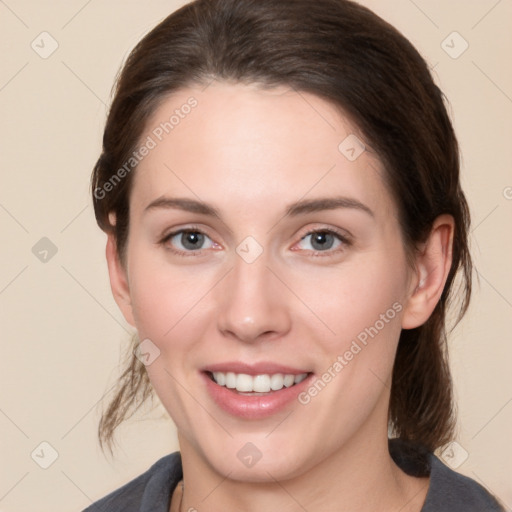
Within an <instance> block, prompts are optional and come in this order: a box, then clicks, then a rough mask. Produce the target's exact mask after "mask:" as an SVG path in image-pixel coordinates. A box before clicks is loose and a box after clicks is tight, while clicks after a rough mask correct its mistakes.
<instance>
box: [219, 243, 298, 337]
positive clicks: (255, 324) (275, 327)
mask: <svg viewBox="0 0 512 512" xmlns="http://www.w3.org/2000/svg"><path fill="white" fill-rule="evenodd" d="M268 263H269V262H268V261H267V258H266V257H265V252H264V253H263V254H262V255H261V256H260V257H259V258H258V259H257V260H256V261H253V262H252V263H248V262H247V261H245V260H244V259H243V258H241V257H239V256H236V257H235V261H234V267H233V268H232V270H231V272H229V273H228V275H227V276H226V278H225V279H224V280H223V286H222V287H221V288H220V289H219V290H218V294H219V301H218V306H219V308H218V314H217V325H218V329H219V330H220V332H221V333H222V334H223V335H224V336H229V337H232V338H236V339H237V340H239V341H242V342H245V343H251V342H256V341H258V340H262V339H273V338H278V337H280V336H282V335H284V334H285V333H286V332H288V331H289V329H290V326H291V317H290V310H289V308H288V303H287V301H288V300H290V296H289V295H290V293H289V291H287V289H286V287H285V286H284V285H283V283H282V282H281V281H280V280H279V279H278V278H277V277H276V275H275V274H276V272H275V270H274V269H272V270H270V268H269V267H268Z"/></svg>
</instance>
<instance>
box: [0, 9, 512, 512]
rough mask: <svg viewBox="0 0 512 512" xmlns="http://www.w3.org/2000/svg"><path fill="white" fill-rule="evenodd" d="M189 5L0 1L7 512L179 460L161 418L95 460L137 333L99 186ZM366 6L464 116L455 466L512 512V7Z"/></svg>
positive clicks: (56, 509)
mask: <svg viewBox="0 0 512 512" xmlns="http://www.w3.org/2000/svg"><path fill="white" fill-rule="evenodd" d="M183 3H185V2H177V1H171V0H168V1H162V0H151V1H150V2H141V1H139V2H136V1H133V0H130V1H128V0H123V1H120V0H116V1H114V0H108V1H107V0H89V1H86V0H66V1H63V0H61V1H53V2H49V1H48V0H46V1H35V0H5V1H3V0H0V45H1V48H2V51H1V59H2V62H1V66H0V109H1V110H0V111H1V128H0V129H1V132H0V141H1V142H0V144H1V148H2V149H1V153H0V154H1V160H0V164H1V187H0V232H1V234H2V260H1V263H2V264H1V266H0V322H1V323H0V325H1V330H0V333H1V337H2V338H1V343H2V344H1V348H2V350H1V353H2V357H1V358H0V375H1V379H2V380H1V383H2V385H1V387H0V432H1V436H0V447H1V453H0V457H1V459H0V460H1V461H2V462H1V468H0V511H2V512H5V511H12V512H14V511H18V512H20V511H31V512H39V511H50V510H51V511H52V512H61V511H62V512H63V511H71V510H77V511H78V510H81V509H82V508H84V507H85V506H87V505H89V504H90V503H91V501H93V500H95V499H98V498H99V497H101V496H103V495H104V494H106V493H107V492H109V491H111V490H113V489H115V488H117V487H119V486H120V485H121V484H123V483H125V482H127V481H128V480H129V479H131V478H132V477H134V476H136V475H138V474H140V473H141V472H143V471H144V470H146V469H147V467H148V466H149V465H151V464H152V463H153V462H154V461H156V460H157V459H158V458H160V457H161V456H163V455H164V454H166V453H169V452H171V451H174V450H175V449H176V448H177V444H176V436H175V432H174V427H173V425H172V423H171V421H170V420H169V419H166V417H165V414H164V413H165V411H164V410H163V408H161V407H158V408H157V409H156V410H155V411H153V412H151V413H150V414H146V415H144V414H142V413H141V414H139V415H137V417H135V418H134V419H133V420H131V421H130V422H128V423H127V424H126V425H124V426H123V427H122V428H121V429H120V430H119V433H118V439H119V441H120V443H119V450H118V451H117V453H116V457H115V459H114V460H110V459H109V458H107V457H105V456H104V455H103V454H102V453H101V451H100V450H99V448H98V444H97V440H96V426H97V422H98V418H99V402H100V400H101V398H102V396H104V395H105V394H106V393H108V392H109V390H110V389H111V387H112V385H113V383H114V382H115V377H116V375H117V363H118V359H119V355H120V351H121V350H122V348H123V347H124V346H125V345H126V343H127V342H128V339H129V332H130V329H129V328H128V326H127V325H126V324H125V322H124V321H123V319H122V317H121V314H120V312H119V311H118V309H117V307H116V304H115V303H114V300H113V298H112V296H111V292H110V288H109V285H108V280H107V270H106V264H105V259H104V245H105V236H104V234H103V233H101V231H100V230H99V229H98V228H97V227H96V224H95V221H94V217H93V211H92V207H91V200H90V198H89V194H88V184H89V176H90V171H91V168H92V166H93V163H94V161H95V159H96V158H97V156H98V152H99V149H100V140H101V135H102V126H103V123H104V120H105V114H106V104H108V100H109V94H110V88H111V86H112V83H113V79H114V76H115V74H116V72H117V70H118V67H119V65H120V63H121V62H122V60H123V59H124V58H125V57H126V55H127V53H128V51H129V50H130V49H131V48H132V47H133V45H134V44H135V43H136V42H137V41H138V40H139V39H140V38H141V36H142V35H143V34H144V33H146V32H147V31H148V30H149V29H150V28H152V27H153V26H154V25H155V24H156V23H157V22H158V21H160V20H161V19H162V18H163V17H165V16H166V15H167V14H169V13H170V12H171V11H173V10H174V9H175V8H177V7H178V6H180V5H182V4H183ZM362 3H363V4H365V5H367V6H369V7H371V8H373V9H374V10H375V11H376V12H377V13H378V14H380V15H381V16H382V17H384V18H385V19H387V20H388V21H390V22H391V23H392V24H394V25H395V26H397V27H398V28H399V29H400V30H401V31H402V32H403V33H404V34H405V35H406V36H407V37H409V38H410V39H411V41H412V42H413V43H414V44H415V45H416V46H417V47H418V49H419V50H420V51H421V52H422V53H423V54H424V55H425V57H426V59H427V61H428V62H429V63H430V65H431V66H432V67H433V68H434V69H435V75H436V77H437V80H438V82H439V84H440V86H441V88H442V89H443V90H444V91H445V93H446V94H447V96H448V98H449V99H450V102H451V105H452V111H453V118H454V123H455V127H456V130H457V132H458V135H459V138H460V142H461V149H462V153H463V174H464V177H463V182H464V186H465V190H466V191H467V194H468V197H469V200H470V204H471V208H472V213H473V220H474V224H473V231H472V246H473V251H474V255H475V258H476V263H477V268H478V272H479V274H480V287H477V289H476V293H475V296H474V301H473V304H472V307H471V310H470V312H469V315H468V316H467V318H466V320H465V321H464V322H463V323H462V324H461V326H460V327H459V328H458V329H457V331H456V332H455V333H454V336H452V339H451V354H452V366H453V371H454V378H455V384H456V392H457V396H458V399H459V411H460V429H459V430H460V435H459V438H458V443H459V445H460V446H455V449H454V455H455V458H453V457H452V459H451V460H452V461H453V460H456V461H458V462H461V460H462V459H463V458H464V456H465V453H466V452H467V453H468V455H469V456H468V458H467V460H465V461H464V462H463V463H462V464H461V465H460V467H459V468H458V470H459V471H460V472H462V473H465V474H467V475H469V476H471V477H472V478H475V479H476V480H478V481H480V482H481V483H482V484H484V485H485V486H486V487H488V488H489V489H490V490H491V491H493V492H494V493H495V494H496V495H498V496H499V497H500V499H501V500H502V502H503V503H504V504H505V505H506V507H507V508H508V510H510V509H511V508H512V476H511V475H512V443H511V425H512V377H511V372H510V361H511V360H512V343H511V335H510V329H511V317H512V315H511V314H512V273H511V272H510V263H511V261H512V259H511V254H512V230H511V225H512V173H511V169H512V166H511V164H512V154H511V153H512V152H511V149H510V147H511V144H512V129H511V125H512V115H511V114H512V70H511V66H510V55H511V54H512V31H511V30H510V26H511V21H512V2H511V1H510V0H501V1H496V0H472V1H468V0H451V1H446V0H428V1H427V0H414V1H412V0H393V1H382V0H381V1H378V0H364V1H363V2H362ZM43 31H47V32H48V33H49V34H50V35H51V38H53V39H54V40H55V41H56V42H57V43H58V49H57V50H56V51H55V52H54V53H53V54H51V55H50V56H48V57H47V58H42V57H41V56H40V54H41V53H43V52H45V51H46V52H48V51H49V50H51V45H52V44H55V43H52V39H50V36H46V35H43V36H39V34H41V32H43ZM453 31H457V32H458V33H459V34H460V35H461V36H462V38H463V40H462V39H461V38H459V36H457V35H450V34H451V33H452V32H453ZM448 36H449V37H448ZM447 37H448V39H446V38H447ZM42 40H43V42H41V41H42ZM464 40H465V41H467V43H468V44H469V47H468V48H467V50H466V51H465V52H464V53H463V54H462V55H460V56H459V57H458V58H452V57H453V56H454V55H455V54H456V53H458V52H459V51H460V50H462V49H463V48H464V46H463V45H464ZM33 41H35V42H34V47H35V49H36V50H37V52H39V53H37V52H36V51H35V50H34V49H33V48H32V47H31V43H32V42H33ZM443 41H445V43H442V42H443ZM445 50H446V51H445ZM447 52H449V53H451V54H452V56H450V55H449V54H448V53H447ZM42 237H47V238H49V239H50V240H51V242H52V243H53V244H54V245H55V246H56V248H57V253H56V254H55V255H54V256H51V253H49V254H48V256H47V261H46V262H42V261H40V259H39V258H38V257H36V255H35V254H34V253H33V252H32V248H33V246H34V245H35V244H36V243H37V242H38V241H39V240H40V239H41V238H42ZM35 252H37V251H35ZM39 256H40V257H41V254H40V255H39ZM41 442H46V443H49V444H50V445H51V447H52V448H53V450H55V451H56V452H57V454H58V458H57V459H56V460H55V461H54V462H53V464H51V465H50V466H49V467H48V468H47V469H43V468H41V467H40V465H39V464H42V463H45V462H46V463H49V462H51V461H52V460H51V456H52V448H50V447H48V446H47V445H43V446H40V443H41ZM31 454H33V458H32V456H31Z"/></svg>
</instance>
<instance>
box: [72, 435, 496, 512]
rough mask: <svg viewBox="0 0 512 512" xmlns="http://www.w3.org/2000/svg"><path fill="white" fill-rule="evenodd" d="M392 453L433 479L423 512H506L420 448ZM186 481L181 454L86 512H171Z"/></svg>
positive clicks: (394, 443) (396, 448) (394, 445)
mask: <svg viewBox="0 0 512 512" xmlns="http://www.w3.org/2000/svg"><path fill="white" fill-rule="evenodd" d="M389 451H390V454H391V456H392V458H393V460H394V461H395V462H396V464H397V465H398V466H399V467H400V468H401V469H402V470H403V471H404V472H405V473H407V474H409V475H413V476H417V477H420V476H428V475H430V486H429V489H428V493H427V497H426V500H425V503H424V505H423V508H422V509H421V512H504V509H503V508H502V507H500V505H499V504H498V502H497V501H496V500H495V498H494V497H493V496H491V495H490V494H489V493H488V492H487V491H486V490H485V489H484V488H483V487H482V486H481V485H480V484H479V483H477V482H476V481H475V480H472V479H471V478H468V477H466V476H463V475H461V474H459V473H456V472H455V471H453V470H452V469H450V468H449V467H448V466H446V465H445V464H443V463H442V462H441V461H440V460H439V459H438V458H437V457H436V456H435V455H433V454H432V453H429V452H427V451H425V450H422V449H421V448H420V447H419V446H417V445H413V444H410V443H406V442H403V441H399V440H398V439H392V440H390V442H389ZM182 477H183V472H182V466H181V455H180V452H174V453H171V454H169V455H166V456H165V457H162V458H161V459H160V460H158V461H157V462H155V464H153V465H152V466H151V467H150V468H149V469H148V470H147V471H146V472H145V473H143V474H141V475H139V476H138V477H136V478H134V479H133V480H131V481H130V482H128V483H127V484H125V485H123V486H122V487H120V488H119V489H117V490H115V491H113V492H112V493H110V494H108V495H107V496H105V497H104V498H102V499H100V500H98V501H96V502H95V503H93V504H92V505H91V506H89V507H87V508H86V509H85V510H83V511H82V512H168V511H169V506H170V500H171V495H172V492H173V491H174V489H175V487H176V486H177V485H178V482H179V481H180V480H181V479H182Z"/></svg>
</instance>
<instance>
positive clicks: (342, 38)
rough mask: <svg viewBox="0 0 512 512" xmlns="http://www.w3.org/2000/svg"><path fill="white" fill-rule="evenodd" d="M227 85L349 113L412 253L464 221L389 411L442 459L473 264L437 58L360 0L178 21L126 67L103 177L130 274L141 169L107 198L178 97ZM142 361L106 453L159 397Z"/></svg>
mask: <svg viewBox="0 0 512 512" xmlns="http://www.w3.org/2000/svg"><path fill="white" fill-rule="evenodd" d="M213 79H216V80H219V81H229V82H235V83H246V84H249V83H253V84H259V85H261V86H263V87H273V86H281V85H284V86H289V87H290V88H293V89H295V90H297V91H303V92H308V93H312V94H315V95H317V96H318V97H321V98H323V99H325V100H327V101H329V102H330V103H331V104H333V105H334V106H336V107H339V108H340V109H342V111H343V113H344V114H345V115H347V116H349V118H350V121H351V122H352V123H354V124H355V126H357V127H358V129H359V130H360V133H361V134H362V136H363V138H364V139H365V142H367V143H368V145H369V146H370V147H371V148H372V149H373V150H374V151H375V152H376V154H377V156H378V157H379V159H380V160H381V162H382V163H383V165H384V167H385V169H386V176H385V179H386V182H387V185H388V187H389V189H390V191H391V193H392V195H393V197H394V199H395V201H396V204H397V207H398V211H399V220H400V225H401V229H402V232H403V238H404V240H405V244H406V248H407V250H408V252H409V253H411V252H413V251H414V248H415V247H416V246H417V244H419V243H420V242H422V241H424V240H425V238H426V237H427V236H428V234H429V231H430V228H431V226H432V223H433V221H434V219H435V218H436V217H438V216H439V215H441V214H450V215H452V216H453V218H454V220H455V233H454V241H453V262H452V266H451V269H450V272H449V275H448V279H447V282H446V285H445V289H444V291H443V294H442V296H441V299H440V301H439V303H438V304H437V306H436V308H435V310H434V312H433V314H432V315H431V317H430V318H429V320H428V321H427V322H426V323H425V324H424V325H422V326H420V327H417V328H415V329H410V330H403V331H402V333H401V335H400V341H399V344H398V350H397V355H396V359H395V364H394V368H393V377H392V386H391V399H390V407H389V422H390V427H391V429H392V431H393V432H394V434H395V435H396V436H398V437H401V438H403V439H408V440H412V441H416V442H419V443H422V444H423V445H424V446H425V447H427V448H428V449H430V450H434V449H436V448H438V447H440V446H442V445H443V444H445V443H446V442H448V441H449V440H450V439H451V438H452V437H453V433H454V423H455V420H454V407H453V398H452V383H451V377H450V371H449V366H448V360H447V349H446V332H447V326H446V317H447V311H448V307H449V306H450V304H451V302H452V301H453V299H457V302H458V316H457V320H459V319H460V318H461V317H462V315H463V314H464V313H465V311H466V309H467V307H468V303H469V298H470V294H471V273H472V262H471V257H470V253H469V248H468V230H469V211H468V207H467V203H466V200H465V197H464V194H463V192H462V190H461V186H460V180H459V149H458V143H457V139H456V137H455V134H454V131H453V128H452V124H451V122H450V119H449V116H448V113H447V110H446V107H445V104H444V96H443V93H442V92H441V91H440V89H439V88H438V87H437V85H436V84H435V83H434V81H433V79H432V76H431V74H430V71H429V68H428V66H427V64H426V63H425V61H424V59H423V58H422V57H421V56H420V55H419V53H418V52H417V51H416V49H415V48H414V47H413V46H412V45H411V43H410V42H409V41H408V40H407V39H406V38H405V37H404V36H402V35H401V34H400V32H398V31H397V30H396V29H395V28H394V27H392V26H391V25H389V24H388V23H386V22H385V21H383V20H382V19H381V18H379V17H378V16H377V15H375V14H374V13H372V12H371V11H370V10H368V9H367V8H365V7H363V6H361V5H359V4H357V3H355V2H352V1H348V0H280V1H279V2H276V1H275V0H196V1H194V2H191V3H189V4H187V5H185V6H184V7H182V8H180V9H179V10H178V11H176V12H174V13H173V14H171V15H170V16H168V17H167V18H166V19H164V20H163V21H162V22H161V23H160V24H159V25H157V26H156V27H155V28H154V29H153V30H151V32H149V33H148V34H147V35H146V36H145V37H144V38H143V39H142V40H141V41H140V42H139V43H138V44H137V46H136V47H135V48H134V49H133V51H132V52H131V53H130V55H129V57H128V59H127V61H126V63H125V64H124V67H123V68H122V71H121V73H120V75H119V77H118V80H117V83H116V86H115V89H114V96H113V101H112V104H111V107H110V111H109V114H108V118H107V122H106V126H105V131H104V136H103V148H102V152H101V155H100V157H99V159H98V161H97V163H96V165H95V167H94V171H93V174H92V180H91V186H92V196H93V203H94V211H95V215H96V219H97V222H98V225H99V226H100V227H101V229H103V230H104V231H105V232H108V233H113V234H114V236H115V239H116V243H117V250H118V256H119V259H120V261H121V263H123V264H124V263H125V249H126V240H127V235H128V229H129V197H130V189H131V184H132V180H133V173H134V172H136V167H134V169H133V170H132V171H131V172H129V173H126V172H125V173H124V174H123V176H124V175H125V176H124V177H123V179H122V180H118V182H116V185H115V186H113V187H110V188H109V191H108V193H105V190H106V188H105V187H104V186H105V184H106V183H108V182H109V180H111V179H112V176H113V175H114V174H116V172H118V169H120V168H122V167H123V165H125V163H126V162H127V161H128V160H129V158H130V155H131V154H132V153H133V152H134V151H135V150H136V149H137V147H138V145H139V144H140V138H141V135H142V133H143V130H144V129H145V128H146V123H147V120H148V118H149V116H150V115H151V114H152V113H153V112H154V111H155V110H156V108H157V107H158V105H159V104H160V102H161V101H162V100H163V99H164V98H165V97H167V96H168V95H169V94H170V93H172V92H175V91H177V90H179V89H182V88H185V87H187V86H190V85H193V84H198V85H207V84H208V83H209V82H210V81H211V80H213ZM110 212H113V213H115V218H116V222H115V224H111V223H110V219H109V213H110ZM458 272H460V280H458V281H459V286H457V287H455V285H454V279H455V276H456V274H457V273H458ZM455 288H456V290H455ZM132 345H133V344H132ZM133 349H134V346H130V352H129V356H128V358H129V360H128V361H127V364H126V368H125V370H124V372H123V373H122V375H121V377H120V380H119V385H118V390H117V391H116V395H115V396H114V398H113V400H112V401H111V403H110V405H109V407H108V408H107V410H106V411H105V412H104V414H103V416H102V418H101V421H100V425H99V431H98V435H99V439H100V444H101V446H102V447H103V446H104V444H105V443H107V445H108V446H109V448H111V447H112V442H113V434H114V430H115V429H116V427H117V426H118V425H119V424H120V423H121V422H122V421H123V420H124V419H125V418H127V417H129V416H130V414H132V413H133V412H134V411H135V410H136V409H137V407H138V406H139V405H140V404H141V403H142V402H143V401H144V400H145V399H146V397H147V396H149V395H150V394H151V392H152V391H151V384H150V382H149V378H148V376H147V373H146V371H145V367H144V365H143V364H142V363H141V362H140V361H139V360H138V359H137V358H136V357H135V355H134V354H133Z"/></svg>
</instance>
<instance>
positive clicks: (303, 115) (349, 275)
mask: <svg viewBox="0 0 512 512" xmlns="http://www.w3.org/2000/svg"><path fill="white" fill-rule="evenodd" d="M191 98H193V99H191ZM166 123H167V124H166ZM355 132H356V130H355V129H354V127H353V126H351V124H350V123H349V122H348V121H347V119H344V118H343V117H342V116H341V115H340V114H338V113H337V111H336V110H335V109H334V108H333V107H332V106H331V105H330V104H329V103H327V102H325V101H324V100H322V99H320V98H318V97H316V96H313V95H310V94H307V93H303V92H301V93H297V92H295V91H293V90H290V89H287V88H284V87H283V88H275V89H271V90H263V89H262V88H258V87H257V86H247V85H240V84H231V85H228V84H222V83H218V82H214V83H212V84H211V85H209V86H208V87H206V88H199V87H191V88H188V89H186V90H182V91H180V92H179V93H176V94H174V95H172V96H171V97H168V98H167V99H166V100H165V101H164V102H163V103H162V104H161V105H160V107H159V108H158V110H157V111H156V112H155V114H154V115H153V116H152V118H151V120H150V122H149V123H148V125H147V130H146V132H145V134H144V135H143V137H142V138H141V145H145V146H146V150H141V151H139V156H140V157H141V161H140V163H139V165H138V168H137V170H136V171H135V175H134V182H133V189H132V193H131V198H130V231H129V237H128V242H127V253H126V254H127V260H126V274H125V277H126V304H125V305H124V306H122V309H123V312H124V313H125V316H126V318H127V319H128V321H129V322H131V323H132V324H133V325H135V326H136V328H137V330H138V333H139V337H140V339H141V340H146V341H144V342H143V345H142V347H143V350H142V351H143V352H144V353H146V354H147V355H146V356H145V358H146V359H145V362H146V363H147V371H148V374H149V377H150V380H151V382H152V384H153V386H154V388H155V390H156V393H157V394H158V396H159V397H160V399H161V401H162V402H163V404H164V406H165V407H166V409H167V410H168V412H169V414H170V415H171V417H172V418H173V420H174V421H175V423H176V425H177V428H178V431H179V436H180V443H181V449H182V452H184V453H185V452H186V453H190V454H193V456H194V457H196V458H197V460H202V461H203V462H204V463H205V464H207V465H208V466H209V467H210V468H213V469H214V470H215V471H218V472H220V473H222V474H228V473H230V477H231V478H235V479H240V480H247V481H260V480H268V478H269V474H271V475H272V476H273V477H274V478H276V479H284V478H289V477H292V476H294V475H298V474H300V473H302V472H304V471H307V470H308V469H309V468H312V467H313V466H314V465H316V464H318V463H319V462H322V461H324V460H327V458H328V457H331V456H333V455H336V454H338V455H341V454H342V453H345V454H348V453H349V450H355V449H357V447H359V448H361V447H362V446H372V443H375V442H376V440H377V439H378V440H379V442H381V441H382V439H385V438H386V436H387V410H388V400H389V388H390V384H391V372H392V366H393V360H394V355H395V350H396V347H397V342H398V338H399V334H400V330H401V323H402V321H403V318H402V317H403V314H404V308H405V307H406V303H407V300H408V298H409V297H410V295H411V288H412V284H411V283H412V279H411V272H410V269H409V268H408V266H407V264H406V258H405V252H404V246H403V241H402V239H401V232H400V229H399V224H398V220H397V211H396V205H395V204H394V202H393V201H392V199H391V196H390V193H389V192H388V190H387V189H386V186H385V185H384V182H383V168H382V166H381V164H380V163H379V161H378V160H377V159H376V157H375V155H372V154H371V152H370V151H369V149H368V148H367V150H363V149H364V148H363V147H362V146H361V145H360V142H359V141H358V139H357V138H356V134H355ZM212 375H213V377H214V378H215V379H216V381H217V382H215V381H214V380H212ZM292 382H294V383H296V384H294V385H293V386H291V384H292ZM226 386H231V387H232V386H236V387H237V388H238V390H237V389H234V390H233V389H230V388H229V387H226ZM283 386H284V387H283ZM254 390H256V391H254Z"/></svg>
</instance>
